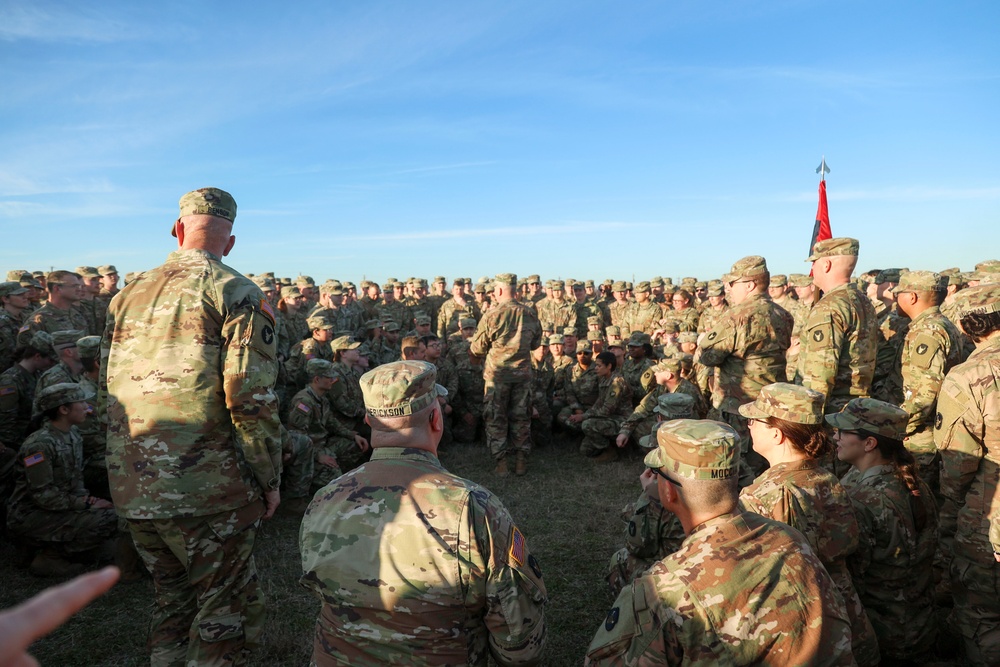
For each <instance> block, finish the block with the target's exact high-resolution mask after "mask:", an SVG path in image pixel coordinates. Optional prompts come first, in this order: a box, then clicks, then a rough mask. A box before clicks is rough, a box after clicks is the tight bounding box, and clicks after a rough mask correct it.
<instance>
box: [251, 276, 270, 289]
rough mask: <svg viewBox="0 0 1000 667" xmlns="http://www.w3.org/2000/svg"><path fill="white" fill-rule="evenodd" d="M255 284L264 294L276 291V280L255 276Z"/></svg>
mask: <svg viewBox="0 0 1000 667" xmlns="http://www.w3.org/2000/svg"><path fill="white" fill-rule="evenodd" d="M253 284H254V285H256V286H257V287H259V288H260V289H261V291H262V292H270V291H272V290H274V279H273V278H268V277H267V276H254V277H253Z"/></svg>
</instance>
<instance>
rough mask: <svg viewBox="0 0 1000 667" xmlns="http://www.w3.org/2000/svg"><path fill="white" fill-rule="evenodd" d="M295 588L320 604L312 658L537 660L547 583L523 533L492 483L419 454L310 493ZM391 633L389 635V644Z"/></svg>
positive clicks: (432, 666) (374, 665) (407, 452)
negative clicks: (476, 480) (298, 582)
mask: <svg viewBox="0 0 1000 667" xmlns="http://www.w3.org/2000/svg"><path fill="white" fill-rule="evenodd" d="M299 547H300V550H301V553H302V570H303V572H304V574H303V576H302V580H301V582H302V585H303V586H305V587H306V588H308V589H310V590H311V591H313V592H314V593H315V594H316V595H317V597H319V598H320V599H321V600H322V602H323V607H322V609H321V611H320V614H319V618H318V619H317V623H316V633H315V641H314V644H313V647H314V648H313V651H314V652H313V660H314V661H315V663H316V664H319V665H327V664H343V665H347V664H349V665H354V666H355V667H383V666H384V665H413V666H414V667H437V666H442V667H443V666H444V665H476V666H480V665H481V666H483V667H485V665H486V663H487V661H488V658H489V656H490V654H491V653H492V654H493V656H494V657H495V658H496V659H497V662H499V664H501V665H510V664H523V665H528V664H535V663H536V661H537V658H538V656H539V654H540V652H541V649H542V647H543V645H544V643H545V618H544V604H545V602H546V593H545V585H544V583H543V582H542V570H541V567H540V565H539V564H538V561H537V560H536V559H535V557H534V556H532V555H531V553H530V552H529V550H528V545H527V542H526V540H525V538H524V534H523V533H521V531H520V530H518V528H517V526H515V525H514V522H513V520H512V519H511V517H510V515H509V514H508V513H507V510H506V509H505V508H504V506H503V504H502V503H501V502H500V500H499V499H498V498H497V497H496V496H494V495H493V494H492V493H490V491H488V490H487V489H485V488H483V487H481V486H479V485H478V484H475V483H474V482H470V481H468V480H465V479H462V478H460V477H457V476H455V475H452V474H450V473H449V472H448V471H446V470H445V469H444V468H443V467H442V466H441V463H440V462H439V461H438V459H437V457H436V456H434V455H433V454H431V453H430V452H425V451H422V450H418V449H404V448H376V449H375V450H374V452H373V454H372V459H371V461H369V462H368V463H365V464H364V465H362V466H361V467H360V468H357V469H355V470H353V471H351V472H349V473H347V474H345V475H343V476H342V477H340V478H339V479H337V480H336V481H335V482H334V483H332V484H330V485H329V486H327V487H326V488H325V489H323V490H322V491H321V492H320V493H318V494H317V495H316V497H315V498H314V499H313V502H312V504H311V505H310V507H309V509H308V510H307V512H306V515H305V517H304V518H303V520H302V527H301V532H300V537H299ZM389 638H391V641H390V640H389Z"/></svg>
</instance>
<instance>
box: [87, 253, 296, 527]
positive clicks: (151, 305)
mask: <svg viewBox="0 0 1000 667" xmlns="http://www.w3.org/2000/svg"><path fill="white" fill-rule="evenodd" d="M101 345H102V355H101V382H100V385H101V397H100V398H101V400H100V401H99V403H100V405H101V408H102V410H104V411H105V414H107V419H108V456H107V461H108V476H109V481H110V485H111V493H112V496H113V498H114V501H115V508H116V509H117V510H118V513H119V514H120V515H123V516H125V517H126V518H129V519H154V518H164V519H165V518H173V517H184V516H200V515H204V514H214V513H217V512H222V511H225V510H228V509H236V508H239V507H244V506H246V505H248V504H249V503H251V502H253V501H254V500H256V499H257V498H258V497H259V496H260V494H261V492H262V491H267V490H271V489H277V488H278V483H279V476H280V474H281V437H280V432H279V426H280V421H279V415H278V401H277V397H276V396H275V394H274V391H273V390H272V388H273V385H274V381H275V377H276V374H277V363H276V360H275V358H276V349H275V335H274V316H273V315H272V310H271V306H270V304H268V303H267V301H266V300H265V299H264V295H263V294H262V293H261V291H260V289H259V288H258V287H257V286H256V285H254V284H253V283H252V282H251V281H250V280H248V279H247V278H245V277H244V276H242V275H241V274H239V273H238V272H236V271H234V270H233V269H231V268H229V267H228V266H226V265H225V264H223V263H222V262H221V261H219V258H218V257H216V256H214V255H212V254H211V253H209V252H206V251H204V250H179V251H176V252H173V253H171V254H170V255H169V256H168V258H167V261H166V263H165V264H163V265H161V266H159V267H157V268H155V269H151V270H149V271H146V272H145V273H143V274H142V275H141V276H140V277H138V278H136V279H135V280H134V281H133V282H131V283H129V284H128V285H126V286H125V288H124V289H123V290H122V291H121V292H119V293H118V295H117V296H116V297H115V298H114V300H113V301H112V302H111V307H110V308H109V310H108V324H107V329H106V330H105V333H104V339H103V341H102V343H101Z"/></svg>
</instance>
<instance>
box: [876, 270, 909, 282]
mask: <svg viewBox="0 0 1000 667" xmlns="http://www.w3.org/2000/svg"><path fill="white" fill-rule="evenodd" d="M902 272H903V271H902V269H882V270H881V271H879V272H878V273H876V274H875V284H877V285H881V284H882V283H898V282H899V275H900V274H901V273H902Z"/></svg>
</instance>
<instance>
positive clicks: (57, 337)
mask: <svg viewBox="0 0 1000 667" xmlns="http://www.w3.org/2000/svg"><path fill="white" fill-rule="evenodd" d="M84 335H85V334H84V332H83V331H56V332H54V333H53V334H52V349H53V350H55V351H56V354H57V355H58V357H59V363H57V364H56V365H55V366H53V367H52V368H50V369H48V370H47V371H45V372H44V373H42V374H41V375H40V376H39V377H38V382H37V384H35V394H36V395H37V394H38V393H39V392H41V391H42V389H45V388H46V387H50V386H52V385H54V384H63V383H67V382H69V383H73V384H75V383H78V382H79V381H80V373H82V372H83V364H82V363H81V362H80V350H79V349H77V347H76V342H77V341H78V340H80V339H81V338H83V337H84ZM35 412H36V414H37V411H35Z"/></svg>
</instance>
